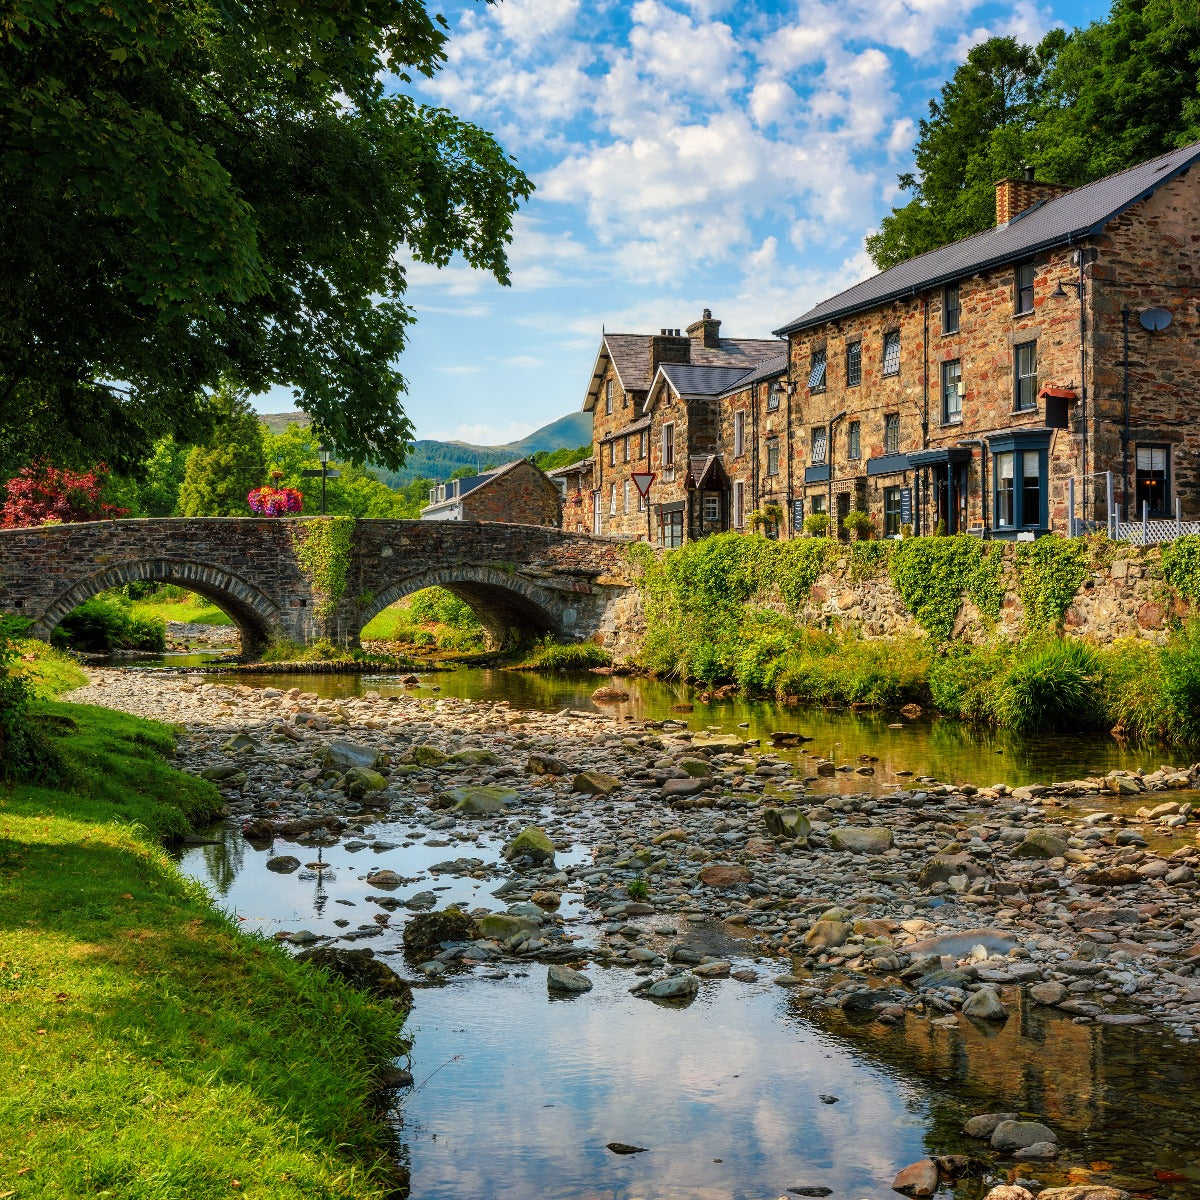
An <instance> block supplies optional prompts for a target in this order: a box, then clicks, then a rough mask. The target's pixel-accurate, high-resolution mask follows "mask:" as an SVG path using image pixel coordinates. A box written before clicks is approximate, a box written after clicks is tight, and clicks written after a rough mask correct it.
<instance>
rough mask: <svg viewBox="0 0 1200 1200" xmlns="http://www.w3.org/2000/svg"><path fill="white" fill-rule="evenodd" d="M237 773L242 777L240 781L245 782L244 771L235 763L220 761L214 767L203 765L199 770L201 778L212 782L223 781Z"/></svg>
mask: <svg viewBox="0 0 1200 1200" xmlns="http://www.w3.org/2000/svg"><path fill="white" fill-rule="evenodd" d="M238 775H240V776H241V777H242V782H243V783H245V782H246V772H245V771H243V770H242V768H241V767H239V766H238V765H237V764H236V763H222V764H220V765H219V766H215V767H205V768H204V770H203V771H201V772H200V778H201V779H209V780H212V782H213V783H224V782H225V781H226V780H229V779H233V778H234V777H235V776H238Z"/></svg>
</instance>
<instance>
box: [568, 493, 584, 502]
mask: <svg viewBox="0 0 1200 1200" xmlns="http://www.w3.org/2000/svg"><path fill="white" fill-rule="evenodd" d="M571 503H572V504H580V505H581V504H582V503H583V493H582V492H576V493H575V495H574V496H572V497H571Z"/></svg>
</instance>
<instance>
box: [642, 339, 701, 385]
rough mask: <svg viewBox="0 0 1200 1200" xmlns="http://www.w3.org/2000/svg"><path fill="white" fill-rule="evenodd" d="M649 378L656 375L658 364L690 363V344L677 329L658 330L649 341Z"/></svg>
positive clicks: (689, 340)
mask: <svg viewBox="0 0 1200 1200" xmlns="http://www.w3.org/2000/svg"><path fill="white" fill-rule="evenodd" d="M649 341H650V377H651V378H652V379H653V378H654V376H655V375H656V374H657V373H658V368H659V364H660V363H685V364H686V363H690V362H691V361H692V343H691V339H690V338H686V337H684V336H683V335H682V334H681V333H680V332H679V330H678V329H660V330H659V331H658V334H657V336H652V337H651V338H650V339H649Z"/></svg>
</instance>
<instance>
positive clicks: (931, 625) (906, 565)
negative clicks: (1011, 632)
mask: <svg viewBox="0 0 1200 1200" xmlns="http://www.w3.org/2000/svg"><path fill="white" fill-rule="evenodd" d="M1003 555H1004V548H1003V546H1001V545H999V544H994V545H990V546H987V545H984V543H983V542H981V541H979V540H978V539H977V538H973V537H970V536H968V535H967V534H956V535H955V536H953V537H918V538H904V539H903V540H902V541H900V542H897V543H896V544H895V548H894V549H893V551H892V553H891V555H890V557H889V558H888V573H889V574H890V575H891V577H892V582H893V583H894V584H895V585H896V590H897V591H898V592H899V593H900V598H901V600H903V601H904V606H905V608H907V609H908V611H909V612H910V613H912V615H913V617H914V619H915V620H916V621H917V623H918V624H919V625H920V626H921V628H922V629H924V630H925V631H926V632H927V633H928V634H929V636H930V637H932V638H934V639H935V640H936V641H939V642H944V641H947V640H948V639H949V638H950V637H951V636H952V635H953V633H954V623H955V621H956V620H957V619H958V613H959V610H960V609H961V608H962V602H963V597H964V596H968V597H969V598H970V599H971V602H972V603H973V604H974V605H975V607H976V608H978V609H979V611H980V612H981V613H983V614H984V616H986V617H988V618H989V619H991V620H992V621H995V620H997V619H998V618H999V616H1000V604H1001V601H1002V600H1003V599H1004V588H1003V584H1002V582H1001V576H1002V571H1003Z"/></svg>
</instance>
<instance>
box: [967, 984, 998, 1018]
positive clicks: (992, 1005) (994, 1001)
mask: <svg viewBox="0 0 1200 1200" xmlns="http://www.w3.org/2000/svg"><path fill="white" fill-rule="evenodd" d="M963 1015H964V1016H968V1017H974V1018H975V1019H976V1020H977V1021H1007V1020H1008V1009H1007V1008H1005V1007H1004V1001H1002V1000H1001V999H1000V997H999V996H997V995H996V993H995V992H994V991H993V990H992V989H991V988H988V987H985V988H980V989H979V991H977V992H975V993H973V994H972V995H971V997H970V999H968V1000H967V1002H966V1004H964V1005H963Z"/></svg>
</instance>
